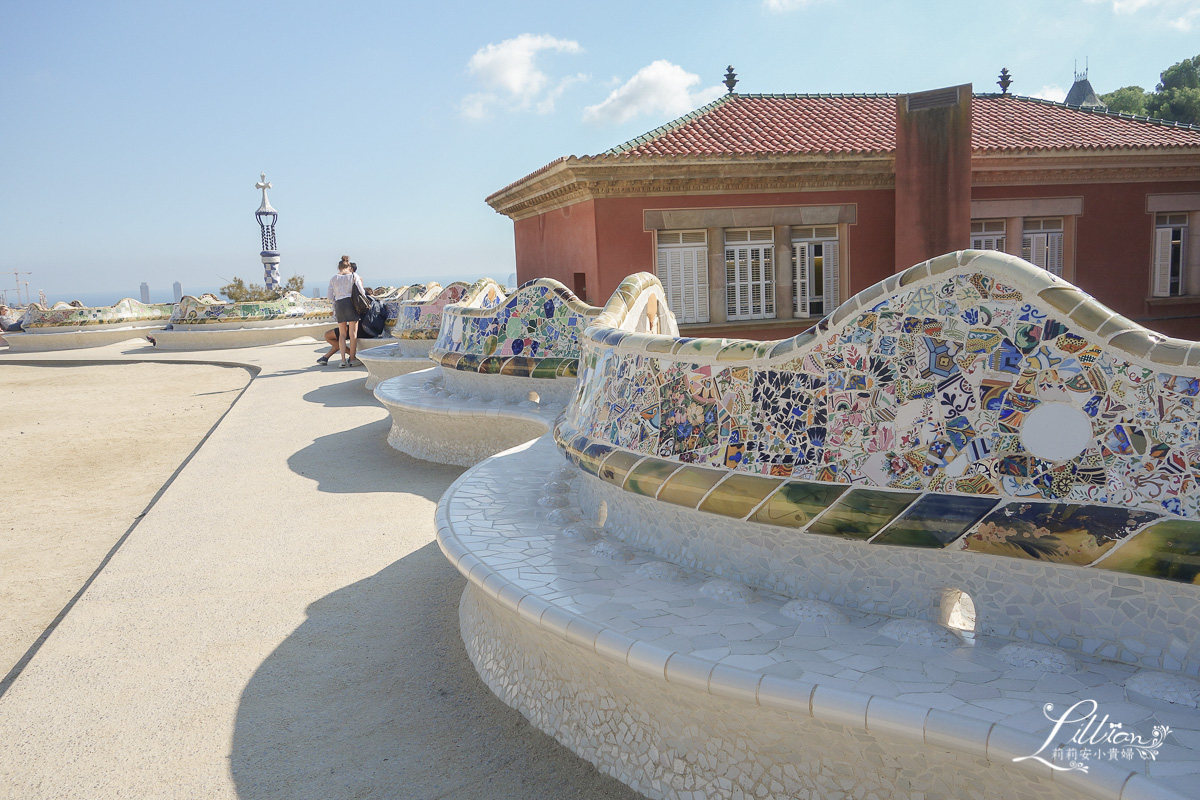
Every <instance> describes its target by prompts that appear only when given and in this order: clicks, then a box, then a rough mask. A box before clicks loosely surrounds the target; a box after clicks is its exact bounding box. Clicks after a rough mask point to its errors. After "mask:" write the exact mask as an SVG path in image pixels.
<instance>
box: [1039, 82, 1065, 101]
mask: <svg viewBox="0 0 1200 800" xmlns="http://www.w3.org/2000/svg"><path fill="white" fill-rule="evenodd" d="M1030 97H1037V98H1039V99H1041V100H1053V101H1054V102H1056V103H1061V102H1062V101H1063V100H1066V99H1067V90H1066V89H1064V88H1062V87H1061V86H1059V85H1058V84H1054V83H1052V84H1050V85H1049V86H1043V87H1042V88H1041V89H1040V90H1039V91H1036V92H1034V93H1033V94H1031V95H1030Z"/></svg>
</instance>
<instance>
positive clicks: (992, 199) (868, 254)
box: [487, 84, 1200, 339]
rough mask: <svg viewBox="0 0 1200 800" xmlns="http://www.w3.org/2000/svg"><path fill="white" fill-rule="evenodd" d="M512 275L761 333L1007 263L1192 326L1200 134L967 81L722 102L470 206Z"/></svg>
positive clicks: (1197, 278) (722, 329)
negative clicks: (934, 266)
mask: <svg viewBox="0 0 1200 800" xmlns="http://www.w3.org/2000/svg"><path fill="white" fill-rule="evenodd" d="M487 202H488V204H489V205H491V206H492V207H493V208H494V209H496V210H497V211H498V212H500V213H502V214H505V215H506V216H508V217H510V218H511V219H512V220H513V223H514V233H515V240H516V261H517V277H518V280H520V281H526V280H529V279H531V278H535V277H540V276H549V277H552V278H556V279H557V280H559V281H562V282H563V283H564V284H566V285H567V286H569V287H572V288H573V289H574V290H575V292H576V293H577V294H579V295H580V296H581V297H583V298H585V299H587V300H588V301H589V302H592V303H599V302H603V301H604V300H605V299H606V298H607V297H608V296H609V295H610V294H611V293H612V292H613V291H614V290H615V289H616V287H617V285H618V284H619V283H620V282H621V280H622V278H624V277H625V276H626V275H629V274H630V273H634V272H640V271H650V272H656V273H657V274H658V275H659V277H660V278H661V279H662V281H663V284H664V286H665V287H666V289H667V294H668V298H669V299H670V302H671V307H672V310H673V311H674V312H675V314H676V316H677V317H678V318H679V320H680V322H681V325H682V326H683V329H684V332H685V334H686V335H691V336H749V337H752V338H762V339H770V338H778V337H780V336H784V335H790V334H792V333H794V332H798V331H799V330H802V329H804V328H806V327H808V326H809V325H811V324H812V323H814V322H815V321H816V320H818V319H819V318H820V317H821V316H823V315H824V314H825V313H827V312H829V311H830V310H832V309H833V308H834V307H835V306H836V305H837V303H838V302H840V301H841V300H844V299H846V298H848V297H849V296H850V295H852V294H854V293H856V292H858V291H860V290H862V289H865V288H867V287H868V286H870V285H871V284H873V283H875V282H877V281H879V280H882V279H883V278H886V277H887V276H888V275H890V274H892V273H894V272H897V271H900V270H902V269H905V268H907V267H909V266H911V265H913V264H915V263H919V262H920V261H923V260H925V259H927V258H930V257H932V256H935V255H939V254H941V253H944V252H949V251H952V250H961V249H965V248H969V247H974V248H978V249H998V250H1004V251H1006V252H1009V253H1012V254H1014V255H1018V256H1022V257H1023V258H1025V259H1026V260H1028V261H1031V262H1033V263H1035V264H1037V265H1038V266H1041V267H1043V268H1045V269H1048V270H1051V271H1052V272H1055V273H1056V274H1059V275H1061V276H1062V277H1064V278H1066V279H1067V280H1070V281H1071V282H1073V283H1075V284H1077V285H1078V286H1080V287H1081V288H1083V289H1084V291H1087V292H1089V293H1090V294H1092V295H1094V296H1095V297H1096V298H1098V299H1099V300H1100V301H1101V302H1103V303H1105V304H1106V305H1108V306H1111V307H1112V308H1114V309H1115V310H1117V311H1118V312H1120V313H1122V314H1124V315H1125V316H1127V317H1130V318H1131V319H1134V320H1137V321H1138V322H1141V323H1142V324H1144V325H1146V326H1147V327H1149V328H1152V329H1155V330H1158V331H1161V332H1163V333H1167V334H1170V335H1174V336H1183V337H1187V338H1193V339H1200V242H1196V243H1195V244H1196V245H1197V246H1193V243H1191V242H1189V241H1188V231H1189V230H1191V231H1193V232H1195V231H1197V230H1200V127H1197V126H1187V125H1179V124H1176V123H1168V122H1161V121H1157V120H1149V119H1145V118H1135V117H1131V116H1129V115H1121V114H1115V113H1109V112H1106V111H1104V110H1102V109H1099V108H1093V107H1079V106H1068V105H1065V104H1062V103H1053V102H1049V101H1044V100H1038V99H1033V98H1027V97H1019V96H1014V95H1008V94H972V91H971V86H970V85H969V84H967V85H963V86H955V87H949V88H946V89H938V90H935V91H931V92H922V93H918V94H909V95H800V94H785V95H741V94H734V93H730V94H727V95H725V96H724V97H722V98H720V99H719V100H716V101H715V102H713V103H710V104H709V105H706V106H704V107H702V108H700V109H697V110H696V111H694V112H692V113H691V114H688V115H686V116H684V117H681V118H680V119H677V120H675V121H674V122H671V123H670V124H668V125H664V126H662V127H660V128H657V129H655V130H653V131H650V132H649V133H647V134H645V135H643V136H639V137H638V138H636V139H634V140H632V141H629V142H626V143H625V144H622V145H619V146H617V147H614V148H613V149H611V150H608V151H606V152H604V153H601V154H599V155H595V156H581V157H576V156H570V157H567V158H560V159H558V160H556V161H553V162H551V163H550V164H548V165H547V166H545V167H543V168H542V169H540V170H538V171H536V172H534V173H533V174H531V175H529V176H527V177H525V178H522V179H521V180H519V181H517V182H516V183H513V184H511V185H510V186H507V187H505V188H504V189H501V190H500V191H498V192H496V193H495V194H493V195H491V196H490V197H488V198H487Z"/></svg>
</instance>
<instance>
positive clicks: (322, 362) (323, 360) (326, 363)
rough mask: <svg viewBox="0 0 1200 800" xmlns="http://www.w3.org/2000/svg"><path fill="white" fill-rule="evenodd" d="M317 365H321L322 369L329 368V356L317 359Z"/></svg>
mask: <svg viewBox="0 0 1200 800" xmlns="http://www.w3.org/2000/svg"><path fill="white" fill-rule="evenodd" d="M317 363H318V364H320V365H321V366H322V367H327V366H329V356H321V357H320V358H318V359H317Z"/></svg>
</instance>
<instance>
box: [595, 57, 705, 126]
mask: <svg viewBox="0 0 1200 800" xmlns="http://www.w3.org/2000/svg"><path fill="white" fill-rule="evenodd" d="M698 83H700V76H699V75H693V74H692V73H690V72H687V71H685V70H684V69H683V67H680V66H678V65H676V64H672V63H671V62H670V61H665V60H661V59H660V60H659V61H655V62H654V63H652V64H650V65H648V66H645V67H642V68H641V69H640V70H638V72H637V74H636V75H634V76H633V77H632V78H630V79H629V80H628V81H626V82H625V83H624V84H623V85H621V86H619V87H617V88H616V89H614V90H613V91H612V93H611V94H609V96H608V97H606V98H605V99H604V101H603V102H601V103H597V104H596V105H594V106H588V107H587V108H585V109H584V110H583V118H584V119H585V120H587V121H588V122H611V123H621V122H628V121H629V120H631V119H633V118H634V117H636V116H639V115H641V114H674V115H677V116H678V115H681V114H686V113H687V112H689V111H692V110H693V109H695V108H696V107H697V106H702V105H704V104H705V103H709V102H711V101H713V100H715V99H717V98H718V97H720V96H721V93H722V92H724V91H725V89H724V87H722V86H720V85H717V86H709V87H708V88H706V89H699V90H697V91H691V87H692V86H695V85H696V84H698Z"/></svg>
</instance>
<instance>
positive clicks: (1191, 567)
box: [1095, 519, 1200, 583]
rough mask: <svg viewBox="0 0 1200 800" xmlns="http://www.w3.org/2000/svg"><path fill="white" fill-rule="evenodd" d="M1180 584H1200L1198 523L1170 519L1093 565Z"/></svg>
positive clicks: (1135, 536) (1154, 526) (1199, 528)
mask: <svg viewBox="0 0 1200 800" xmlns="http://www.w3.org/2000/svg"><path fill="white" fill-rule="evenodd" d="M1095 566H1096V567H1097V568H1099V569H1109V570H1114V571H1116V572H1128V573H1131V574H1133V575H1144V576H1146V577H1149V578H1165V579H1166V580H1171V581H1179V582H1181V583H1200V522H1197V521H1195V520H1183V519H1171V520H1163V521H1162V522H1159V523H1157V524H1155V525H1151V526H1150V527H1149V528H1146V529H1145V530H1144V531H1142V532H1140V533H1136V534H1134V535H1133V536H1131V537H1129V539H1128V540H1127V541H1126V542H1124V543H1123V544H1122V545H1121V546H1120V547H1118V548H1117V549H1116V550H1114V551H1113V552H1112V553H1111V554H1110V555H1108V556H1107V557H1105V558H1104V559H1102V560H1101V561H1100V562H1099V563H1098V564H1096V565H1095Z"/></svg>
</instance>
